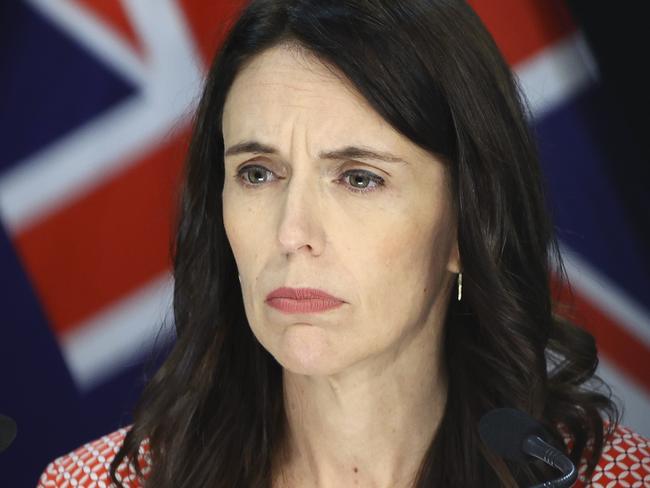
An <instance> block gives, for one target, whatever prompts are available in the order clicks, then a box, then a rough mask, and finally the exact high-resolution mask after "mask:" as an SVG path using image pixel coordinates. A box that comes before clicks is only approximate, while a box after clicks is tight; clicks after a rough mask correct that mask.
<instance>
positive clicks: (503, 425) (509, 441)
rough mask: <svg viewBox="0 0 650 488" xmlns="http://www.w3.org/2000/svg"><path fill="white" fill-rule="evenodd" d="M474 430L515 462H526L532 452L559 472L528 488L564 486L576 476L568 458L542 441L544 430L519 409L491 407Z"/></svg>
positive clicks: (574, 468) (576, 471)
mask: <svg viewBox="0 0 650 488" xmlns="http://www.w3.org/2000/svg"><path fill="white" fill-rule="evenodd" d="M478 430H479V434H480V436H481V439H483V442H484V443H485V444H486V445H487V446H488V447H489V448H490V449H492V450H493V451H495V452H496V453H497V454H499V455H500V456H502V457H504V458H506V459H509V460H511V461H518V462H529V461H530V460H531V458H530V456H532V457H534V458H537V459H541V460H542V461H544V462H545V463H546V464H548V465H550V466H553V467H554V468H555V469H558V470H560V471H561V472H562V476H561V477H560V478H557V479H555V480H552V481H545V482H544V483H542V484H538V485H534V486H532V487H530V488H560V487H562V488H564V487H568V486H573V485H574V483H575V482H576V480H577V479H578V470H577V469H576V467H575V466H574V464H573V463H572V462H571V460H570V459H569V458H568V457H566V456H565V455H564V454H563V453H562V452H560V451H559V450H558V449H556V448H555V447H553V446H551V445H550V444H548V443H546V442H545V441H544V439H545V438H547V432H546V430H545V429H544V427H543V426H542V424H540V423H539V422H537V421H536V420H534V419H533V418H532V417H530V416H529V415H527V414H526V413H524V412H522V411H521V410H516V409H514V408H497V409H495V410H491V411H489V412H488V413H486V414H485V415H483V417H482V418H481V420H480V422H479V426H478Z"/></svg>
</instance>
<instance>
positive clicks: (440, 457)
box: [111, 0, 618, 488]
mask: <svg viewBox="0 0 650 488" xmlns="http://www.w3.org/2000/svg"><path fill="white" fill-rule="evenodd" d="M280 43H286V44H287V45H294V46H297V47H299V48H301V49H306V50H307V51H308V52H310V53H312V54H315V55H316V58H317V59H318V60H320V61H322V62H323V64H324V65H325V66H328V67H331V68H332V70H333V71H335V72H336V73H340V74H342V75H343V76H344V77H345V78H347V79H348V80H349V81H350V82H352V84H353V85H354V86H355V87H356V89H357V90H358V91H359V93H360V94H361V95H362V96H363V97H365V99H366V100H367V101H368V102H369V103H370V105H371V106H372V107H373V109H374V110H375V111H376V112H377V113H379V114H380V115H381V116H382V117H383V118H384V119H385V120H386V121H387V122H388V123H389V124H390V125H391V126H392V127H394V128H395V129H396V130H397V131H398V132H400V133H401V134H402V135H404V136H405V137H407V138H408V139H410V140H411V141H413V142H414V143H416V144H417V145H419V146H420V147H422V148H424V149H425V150H427V151H429V152H430V153H431V154H433V155H436V156H438V157H439V159H440V160H442V161H445V162H446V164H447V166H448V170H449V174H450V176H451V178H450V181H451V185H452V194H453V204H454V211H455V212H456V216H457V221H458V235H457V237H458V244H459V251H460V258H461V267H462V272H463V297H462V300H461V301H460V302H459V301H457V300H456V299H455V297H452V299H450V301H449V304H448V309H447V311H448V313H447V315H446V321H445V324H444V327H445V332H444V333H445V337H444V361H445V367H446V371H447V374H448V384H449V391H448V398H447V403H446V407H445V410H444V413H443V417H442V420H441V423H440V426H439V428H438V430H437V432H436V433H435V435H434V437H433V439H432V440H431V443H430V446H429V449H428V451H427V452H426V454H425V455H424V457H423V458H422V461H421V465H420V466H421V467H420V470H419V472H418V476H417V479H416V483H415V486H416V487H424V486H481V487H491V486H495V487H496V486H516V483H529V482H534V481H539V480H541V479H543V477H544V476H548V477H552V473H550V472H548V471H546V468H544V467H543V466H542V465H539V464H536V463H531V464H529V465H525V466H522V465H517V464H513V463H510V462H509V461H508V462H507V461H503V460H502V459H501V458H499V457H497V456H495V455H494V454H492V453H491V452H490V451H489V450H488V449H487V448H486V447H485V446H484V445H483V443H482V442H481V440H480V437H479V435H478V428H477V423H478V420H479V419H480V417H481V416H482V415H483V414H484V413H485V412H487V411H488V410H490V409H492V408H496V407H504V406H509V407H514V408H518V409H521V410H523V411H525V412H528V413H529V414H530V415H531V416H533V417H534V418H536V419H538V420H539V421H540V422H542V423H543V424H544V425H545V426H546V428H547V429H548V430H549V431H550V432H551V433H552V435H553V436H554V440H553V441H554V442H555V443H556V445H557V446H558V447H559V448H561V449H563V450H565V452H567V454H569V455H570V457H571V458H572V460H573V461H574V462H575V463H578V462H579V461H580V460H581V459H582V458H583V456H584V457H585V459H587V460H588V471H587V474H588V475H589V474H590V473H591V470H592V469H593V468H594V466H595V464H596V463H597V461H598V458H599V457H600V454H601V451H602V446H603V442H604V440H605V438H606V435H607V434H608V429H609V430H613V428H614V427H615V425H616V423H617V422H618V411H617V408H616V405H615V404H614V402H613V401H612V400H611V394H610V395H607V394H605V393H601V392H598V391H597V390H595V389H589V388H588V385H589V384H590V381H589V380H594V379H596V377H595V376H594V372H595V369H596V366H597V364H598V359H597V351H596V347H595V342H594V339H593V337H592V336H591V335H589V334H588V333H587V332H586V331H584V330H582V328H580V327H578V326H575V325H572V324H571V323H569V322H567V321H563V320H560V319H559V316H558V315H557V314H556V310H555V306H554V304H555V301H554V298H553V293H552V289H553V288H552V286H551V275H552V274H553V273H555V274H556V275H557V277H558V279H559V280H560V282H563V283H566V282H567V279H566V272H565V270H564V266H563V264H562V259H561V256H560V253H559V248H558V244H557V242H556V240H555V236H554V228H553V225H552V222H551V218H550V215H549V212H548V210H547V207H546V204H547V202H546V200H545V193H544V184H543V178H542V175H541V170H540V166H539V161H538V151H537V147H536V143H535V139H534V135H533V134H532V133H531V130H530V127H529V122H528V116H529V115H530V111H529V109H528V108H527V105H526V102H525V99H524V98H523V97H522V95H521V92H520V89H519V87H518V85H517V83H516V80H515V78H514V77H513V75H512V72H511V70H510V69H509V67H508V65H507V63H506V62H505V61H504V59H503V58H502V56H501V54H500V52H499V50H498V48H497V46H496V44H495V43H494V41H493V39H492V37H491V36H490V35H489V33H488V32H487V30H486V29H485V27H484V25H483V24H482V23H481V21H480V20H479V18H478V16H477V15H476V14H475V12H474V11H473V10H472V9H471V8H470V7H469V6H468V4H466V3H465V2H464V1H460V0H408V1H405V0H253V1H251V2H250V3H249V4H248V5H246V7H245V8H244V9H243V11H242V13H241V15H240V16H239V17H238V19H237V20H236V22H234V24H233V26H232V28H231V29H230V31H229V33H228V36H227V37H226V39H225V41H224V43H223V44H222V46H221V48H220V50H219V52H218V53H217V55H216V57H215V59H214V62H213V64H212V66H211V68H210V70H209V73H208V77H207V80H206V84H205V88H204V91H203V95H202V98H201V101H200V103H199V107H198V110H197V112H196V115H195V120H194V131H193V136H192V140H191V144H190V149H189V155H188V159H187V163H186V166H185V173H184V180H183V187H182V191H181V199H180V203H179V217H178V222H177V225H176V234H175V240H174V242H173V243H172V247H173V249H172V258H173V274H174V297H173V309H174V320H175V327H176V336H177V339H176V342H175V344H174V347H173V349H172V350H171V352H170V354H169V355H168V357H167V358H166V360H165V362H164V363H163V364H162V366H161V367H160V369H159V370H158V371H157V372H156V374H155V375H154V376H153V377H152V378H151V380H149V382H148V384H147V386H146V388H145V389H144V391H143V393H142V396H141V398H140V400H139V403H138V405H137V406H136V409H135V411H134V422H133V426H132V428H131V429H130V430H129V432H128V434H127V436H126V438H125V441H124V443H123V445H122V447H121V449H120V450H119V452H118V453H117V455H116V457H115V458H114V460H113V462H112V465H111V476H112V479H113V481H114V482H115V483H117V484H119V481H118V479H117V478H116V476H115V473H116V468H117V466H118V465H119V464H120V462H121V461H122V460H123V459H125V458H127V459H128V460H130V463H131V464H132V465H133V466H134V468H135V470H136V471H137V472H138V473H139V472H140V469H139V465H138V463H137V456H138V448H139V446H140V444H141V442H143V441H144V440H145V439H148V441H149V445H150V453H151V456H152V469H151V471H150V473H149V476H148V478H147V480H146V485H145V486H150V487H156V488H166V487H170V488H171V487H174V488H182V487H192V488H196V487H203V486H214V487H260V488H261V487H270V486H271V484H272V479H273V466H274V459H275V456H276V453H277V452H278V450H279V448H280V446H281V445H282V443H283V441H284V440H285V439H286V418H285V413H284V405H283V392H282V368H281V366H280V365H279V364H278V363H277V362H276V361H275V359H274V358H273V357H272V356H271V355H270V354H269V353H268V352H267V351H266V350H265V349H264V348H263V347H262V346H261V345H260V344H259V342H258V341H257V340H256V338H255V337H254V335H253V334H252V332H251V330H250V327H249V325H248V323H247V319H246V315H245V310H244V305H243V300H242V296H241V289H240V287H239V283H238V280H237V268H236V264H235V260H234V257H233V254H232V250H231V248H230V245H229V242H228V240H227V237H226V233H225V230H224V223H223V216H222V210H223V209H222V201H221V189H222V188H223V183H224V146H223V137H222V133H221V116H222V112H223V106H224V101H225V98H226V95H227V93H228V90H229V88H230V86H231V85H232V83H233V80H234V79H235V77H236V76H237V74H238V72H239V71H240V70H241V68H242V66H243V65H244V64H245V63H246V62H247V61H249V60H250V59H252V58H253V57H255V56H256V55H257V54H259V53H261V52H262V51H264V50H265V49H268V48H270V47H273V46H276V45H279V44H280ZM414 374H417V373H415V372H414ZM563 435H565V436H568V437H569V438H570V439H571V443H570V447H568V446H565V443H564V439H565V437H563ZM589 453H591V454H589ZM119 486H121V484H119Z"/></svg>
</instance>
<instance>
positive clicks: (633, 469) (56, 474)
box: [37, 426, 650, 488]
mask: <svg viewBox="0 0 650 488" xmlns="http://www.w3.org/2000/svg"><path fill="white" fill-rule="evenodd" d="M130 427H131V426H128V427H125V428H122V429H119V430H117V431H115V432H112V433H111V434H108V435H106V436H103V437H101V438H100V439H97V440H95V441H93V442H90V443H88V444H85V445H84V446H82V447H80V448H79V449H77V450H75V451H73V452H71V453H69V454H66V455H65V456H61V457H60V458H58V459H56V460H54V461H52V462H51V463H50V464H49V465H48V466H47V468H46V469H45V471H44V472H43V474H42V475H41V478H40V480H39V482H38V486H37V488H50V487H55V488H71V487H78V488H109V487H111V486H114V485H112V484H111V481H110V478H109V474H108V472H109V468H110V463H111V461H112V460H113V457H114V456H115V454H116V453H117V451H118V449H119V448H120V445H121V444H122V441H123V440H124V436H125V435H126V433H127V432H128V430H129V429H130ZM139 460H140V467H141V468H142V471H143V474H144V476H145V478H146V477H147V475H148V473H149V472H150V471H151V459H150V456H149V445H148V442H147V441H146V440H145V441H144V442H143V443H142V444H141V446H140V449H139ZM585 469H586V464H584V463H583V464H582V465H581V466H580V468H579V473H580V476H579V481H578V482H577V483H576V484H575V485H574V487H575V488H614V487H632V488H648V487H650V441H648V439H645V438H644V437H641V436H640V435H639V434H637V433H635V432H632V431H631V430H629V429H627V428H625V427H618V428H617V429H616V432H615V433H614V435H613V437H612V438H611V439H610V442H608V443H607V444H606V446H605V449H604V451H603V455H602V457H601V459H600V462H599V464H598V466H597V467H596V470H595V472H594V474H593V476H592V478H591V481H590V482H588V480H587V479H585V477H584V472H585ZM118 479H119V480H121V481H122V483H123V484H124V486H125V488H137V487H141V486H142V485H141V484H140V483H139V482H138V480H137V479H136V477H135V471H134V470H133V467H131V466H127V465H126V463H125V462H122V463H121V464H120V466H119V469H118Z"/></svg>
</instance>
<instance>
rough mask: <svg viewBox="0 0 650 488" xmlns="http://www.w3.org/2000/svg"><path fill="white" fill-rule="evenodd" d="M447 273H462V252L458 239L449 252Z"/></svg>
mask: <svg viewBox="0 0 650 488" xmlns="http://www.w3.org/2000/svg"><path fill="white" fill-rule="evenodd" d="M447 271H449V272H451V273H460V271H461V267H460V252H459V251H458V239H454V242H453V244H452V246H451V250H450V252H449V261H448V262H447Z"/></svg>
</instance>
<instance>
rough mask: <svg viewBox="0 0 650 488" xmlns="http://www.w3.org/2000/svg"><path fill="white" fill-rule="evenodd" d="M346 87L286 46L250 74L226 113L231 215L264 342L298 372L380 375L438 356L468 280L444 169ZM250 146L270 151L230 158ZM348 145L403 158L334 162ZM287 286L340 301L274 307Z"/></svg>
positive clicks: (232, 235) (251, 316) (253, 319)
mask: <svg viewBox="0 0 650 488" xmlns="http://www.w3.org/2000/svg"><path fill="white" fill-rule="evenodd" d="M349 86H350V85H347V84H345V83H344V82H343V81H341V79H339V78H338V77H336V76H335V75H333V74H332V72H330V71H328V70H327V69H326V68H325V67H323V66H322V65H321V64H319V63H318V62H317V61H315V60H314V59H313V58H310V57H309V56H307V55H303V56H301V55H300V54H297V52H296V51H295V50H294V51H292V50H289V49H288V48H286V47H282V46H278V47H275V48H272V49H269V50H267V51H265V52H263V53H262V54H261V55H259V56H257V57H256V58H254V59H253V60H252V61H251V62H250V63H249V64H248V65H246V67H245V68H244V69H243V70H242V71H241V72H240V74H239V75H238V77H237V78H236V80H235V82H234V84H233V86H232V87H231V90H230V92H229V93H228V97H227V99H226V104H225V107H224V114H223V139H224V147H225V153H226V155H225V183H224V187H223V194H222V198H223V218H224V224H225V230H226V233H227V236H228V240H229V242H230V245H231V247H232V251H233V254H234V257H235V260H236V263H237V267H238V269H239V272H240V274H241V283H242V293H243V301H244V306H245V310H246V316H247V319H248V322H249V324H250V326H251V328H252V331H253V333H254V334H255V336H256V337H257V339H258V340H259V341H260V343H261V344H262V345H263V346H264V347H265V348H266V349H267V350H268V351H269V352H270V353H271V354H272V355H273V356H274V357H275V358H276V360H277V361H278V362H279V363H280V364H282V366H284V367H285V368H286V369H288V370H290V371H293V372H295V373H299V374H312V375H331V374H336V373H339V372H342V371H344V370H345V369H346V368H350V367H351V366H353V365H356V364H362V363H363V362H368V361H379V362H380V364H381V363H382V361H383V359H385V360H387V361H391V360H393V359H394V358H395V356H396V355H397V354H398V353H399V352H400V351H403V350H404V349H405V348H404V347H403V346H405V345H406V344H414V343H415V344H416V347H421V346H423V347H425V348H428V347H430V344H427V342H429V343H430V342H433V341H435V340H437V338H439V337H440V335H439V332H440V329H441V327H442V320H443V319H444V313H445V310H446V303H447V297H448V296H449V295H448V293H449V292H450V290H451V287H452V285H453V284H454V283H455V281H454V278H455V276H454V275H453V274H451V273H457V272H458V271H459V261H458V250H457V244H456V222H455V220H454V216H453V214H452V210H451V195H450V190H449V183H448V180H447V175H446V172H445V171H444V167H443V164H442V163H441V162H440V161H439V160H438V159H436V158H435V157H433V156H431V155H430V154H429V153H427V152H426V151H424V150H422V149H420V148H419V147H417V146H416V145H414V144H413V143H411V142H410V141H409V140H408V139H406V138H405V137H404V136H402V135H400V134H399V133H398V132H396V131H395V130H394V129H393V128H391V127H390V126H389V125H388V124H387V123H386V122H385V121H384V120H383V119H382V118H381V117H380V116H379V115H378V114H377V113H375V112H374V111H373V110H372V109H371V108H370V106H369V105H368V104H367V102H365V100H364V99H363V98H362V97H361V96H360V95H359V94H357V93H356V92H355V91H354V90H353V89H352V88H350V87H349ZM249 142H256V143H259V144H261V145H263V146H268V147H269V148H273V152H269V151H268V150H266V149H264V148H258V149H259V150H258V151H254V152H251V151H250V147H249V148H248V149H244V152H240V151H233V148H236V147H237V146H238V145H241V144H242V143H249ZM239 147H240V148H241V147H242V146H239ZM349 147H357V148H361V149H364V150H367V151H372V152H375V153H379V154H384V155H385V154H389V153H390V154H391V155H392V157H394V158H399V159H400V160H401V161H397V160H395V161H391V160H382V159H379V158H377V157H371V156H370V155H364V154H360V153H358V154H354V153H353V152H349V153H348V154H341V153H339V154H336V153H334V152H335V151H341V150H342V149H345V148H349ZM229 150H230V152H231V153H232V154H228V153H229ZM327 153H332V154H327ZM279 287H292V288H300V287H309V288H318V289H321V290H324V291H325V292H327V293H329V294H330V295H333V296H335V297H338V298H340V299H341V300H343V301H344V303H343V304H342V305H341V306H339V307H337V308H334V309H330V310H327V311H324V312H319V313H306V312H301V313H286V312H283V311H280V310H278V309H276V308H274V307H272V306H270V305H269V304H267V302H266V301H265V299H266V297H267V295H268V294H269V293H270V292H271V291H273V290H275V289H276V288H279ZM418 341H419V342H421V343H422V344H419V345H418V344H417V342H418Z"/></svg>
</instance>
